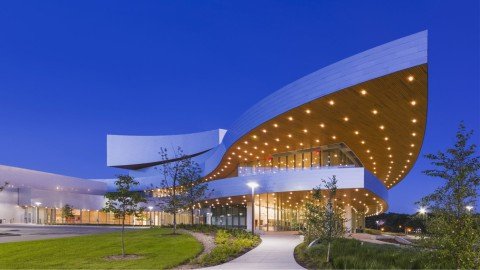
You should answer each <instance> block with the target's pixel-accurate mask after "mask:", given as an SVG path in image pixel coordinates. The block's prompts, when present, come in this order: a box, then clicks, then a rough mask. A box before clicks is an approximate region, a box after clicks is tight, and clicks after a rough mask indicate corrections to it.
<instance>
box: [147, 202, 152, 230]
mask: <svg viewBox="0 0 480 270" xmlns="http://www.w3.org/2000/svg"><path fill="white" fill-rule="evenodd" d="M152 209H153V206H149V207H148V210H150V227H152Z"/></svg>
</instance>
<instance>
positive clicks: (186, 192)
mask: <svg viewBox="0 0 480 270" xmlns="http://www.w3.org/2000/svg"><path fill="white" fill-rule="evenodd" d="M184 163H185V164H184V166H183V169H182V170H181V171H180V173H179V175H180V177H179V179H178V180H179V184H180V186H181V187H182V193H181V195H180V200H181V202H182V205H183V206H184V207H188V208H189V209H190V215H191V218H192V225H193V224H194V223H195V222H194V211H195V205H196V204H197V203H198V202H200V201H202V200H203V199H204V198H205V195H206V192H207V191H208V185H207V184H206V183H202V182H201V178H202V176H201V173H202V169H201V168H200V166H199V165H198V163H196V162H195V161H193V160H192V159H191V158H186V159H185V161H184Z"/></svg>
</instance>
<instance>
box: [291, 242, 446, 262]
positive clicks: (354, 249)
mask: <svg viewBox="0 0 480 270" xmlns="http://www.w3.org/2000/svg"><path fill="white" fill-rule="evenodd" d="M307 245H308V244H306V243H302V244H300V245H298V246H297V247H296V248H295V259H296V260H297V261H298V262H299V263H300V264H302V265H304V266H305V267H307V268H309V269H426V268H433V269H453V268H455V267H454V265H453V264H451V262H441V261H438V260H432V258H431V256H430V255H431V254H430V253H429V252H427V251H424V250H421V249H419V248H414V247H396V246H393V245H378V244H372V243H362V242H360V241H358V240H354V239H336V240H335V241H334V242H333V244H332V251H331V252H332V259H331V262H329V263H326V262H325V257H326V245H325V244H319V245H316V246H314V247H312V248H309V249H307Z"/></svg>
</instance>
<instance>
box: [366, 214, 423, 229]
mask: <svg viewBox="0 0 480 270" xmlns="http://www.w3.org/2000/svg"><path fill="white" fill-rule="evenodd" d="M365 227H366V228H369V229H378V230H380V229H383V231H385V232H397V233H405V232H406V230H407V229H410V230H411V231H412V232H413V231H416V230H421V231H422V232H425V217H424V216H422V215H420V214H419V213H417V214H413V215H409V214H399V213H382V214H380V215H377V216H371V217H367V218H365Z"/></svg>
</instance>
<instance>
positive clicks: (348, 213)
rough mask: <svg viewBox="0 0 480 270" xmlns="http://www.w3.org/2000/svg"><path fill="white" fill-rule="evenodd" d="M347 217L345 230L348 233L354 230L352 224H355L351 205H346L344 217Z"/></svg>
mask: <svg viewBox="0 0 480 270" xmlns="http://www.w3.org/2000/svg"><path fill="white" fill-rule="evenodd" d="M343 218H344V219H345V223H344V224H343V226H344V227H345V231H346V232H347V233H351V232H352V225H353V215H352V207H351V206H350V205H346V206H345V215H344V217H343Z"/></svg>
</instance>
